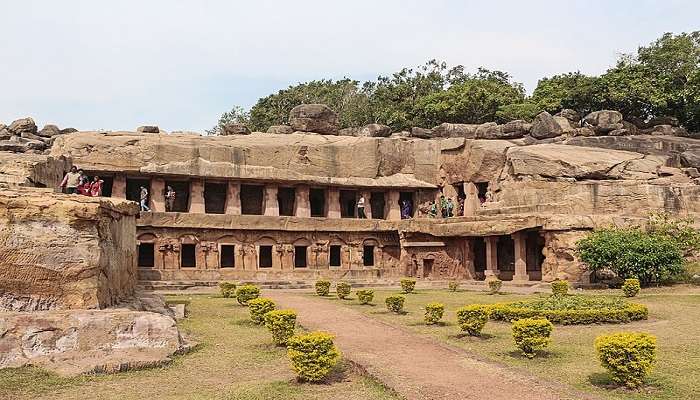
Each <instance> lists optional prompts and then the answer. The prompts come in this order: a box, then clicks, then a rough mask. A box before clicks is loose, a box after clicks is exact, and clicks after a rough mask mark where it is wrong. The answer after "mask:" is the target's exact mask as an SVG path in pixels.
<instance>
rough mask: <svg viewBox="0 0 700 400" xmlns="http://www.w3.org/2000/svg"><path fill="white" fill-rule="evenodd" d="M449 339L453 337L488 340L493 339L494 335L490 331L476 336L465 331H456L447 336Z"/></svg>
mask: <svg viewBox="0 0 700 400" xmlns="http://www.w3.org/2000/svg"><path fill="white" fill-rule="evenodd" d="M447 337H448V338H449V339H455V340H465V339H466V340H489V339H493V338H495V337H496V336H495V335H492V334H490V333H482V334H480V335H478V336H472V335H470V334H468V333H466V332H462V333H458V334H456V335H448V336H447Z"/></svg>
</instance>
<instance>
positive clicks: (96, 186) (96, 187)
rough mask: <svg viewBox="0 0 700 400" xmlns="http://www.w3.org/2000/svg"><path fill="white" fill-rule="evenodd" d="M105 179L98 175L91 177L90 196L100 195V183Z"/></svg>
mask: <svg viewBox="0 0 700 400" xmlns="http://www.w3.org/2000/svg"><path fill="white" fill-rule="evenodd" d="M104 183H105V181H103V180H102V179H100V177H99V176H97V175H95V176H94V177H93V178H92V183H91V184H90V196H92V197H100V196H102V184H104Z"/></svg>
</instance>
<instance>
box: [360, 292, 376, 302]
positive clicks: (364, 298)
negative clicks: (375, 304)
mask: <svg viewBox="0 0 700 400" xmlns="http://www.w3.org/2000/svg"><path fill="white" fill-rule="evenodd" d="M357 299H358V300H360V304H369V303H371V302H372V300H374V290H371V289H364V290H358V291H357Z"/></svg>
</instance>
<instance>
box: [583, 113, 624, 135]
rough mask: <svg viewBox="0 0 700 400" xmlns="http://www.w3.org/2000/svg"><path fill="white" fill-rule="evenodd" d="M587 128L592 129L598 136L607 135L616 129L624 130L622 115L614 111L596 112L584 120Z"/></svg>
mask: <svg viewBox="0 0 700 400" xmlns="http://www.w3.org/2000/svg"><path fill="white" fill-rule="evenodd" d="M583 124H584V126H585V127H588V128H591V129H592V130H593V131H594V132H595V133H596V134H597V135H606V134H607V133H608V132H612V131H614V130H616V129H623V128H624V125H623V124H622V113H620V112H619V111H612V110H601V111H594V112H592V113H590V114H588V115H586V117H585V118H584V119H583Z"/></svg>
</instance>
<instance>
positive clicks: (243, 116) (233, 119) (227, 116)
mask: <svg viewBox="0 0 700 400" xmlns="http://www.w3.org/2000/svg"><path fill="white" fill-rule="evenodd" d="M249 122H250V113H249V112H248V111H246V110H245V109H244V108H243V107H241V106H233V108H232V109H231V111H227V112H225V113H223V114H222V115H221V117H219V122H217V123H216V126H214V127H213V128H211V129H208V130H207V131H206V133H207V135H220V134H221V133H222V132H223V130H224V126H226V125H227V124H234V123H237V124H246V125H247V124H249Z"/></svg>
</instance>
